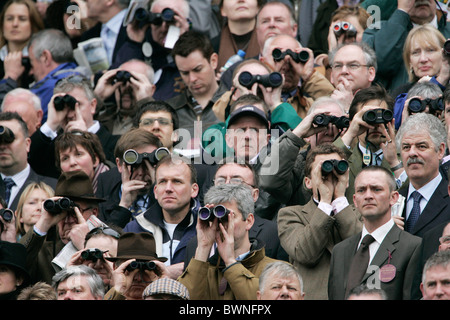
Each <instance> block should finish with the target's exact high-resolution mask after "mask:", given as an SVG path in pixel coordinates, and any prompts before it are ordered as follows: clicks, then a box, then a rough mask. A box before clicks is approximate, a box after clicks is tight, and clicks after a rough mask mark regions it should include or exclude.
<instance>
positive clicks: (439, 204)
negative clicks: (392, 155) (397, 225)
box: [396, 113, 450, 237]
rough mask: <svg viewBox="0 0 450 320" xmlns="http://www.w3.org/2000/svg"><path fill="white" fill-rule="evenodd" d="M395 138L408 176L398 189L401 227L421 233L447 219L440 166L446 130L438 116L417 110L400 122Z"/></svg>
mask: <svg viewBox="0 0 450 320" xmlns="http://www.w3.org/2000/svg"><path fill="white" fill-rule="evenodd" d="M396 142H397V148H398V149H399V150H400V155H401V159H402V162H403V165H404V167H405V172H406V174H407V175H408V178H409V183H405V184H404V185H403V186H402V187H401V188H400V190H399V193H400V194H401V195H402V196H404V197H405V198H406V199H405V205H404V210H403V212H402V218H403V220H404V228H405V230H406V231H408V232H410V233H411V234H413V235H416V236H419V237H422V236H423V235H424V233H425V232H427V231H428V230H430V229H432V228H433V227H435V226H437V225H439V224H442V223H444V222H446V221H449V220H450V198H449V195H448V181H447V179H445V177H443V176H442V174H441V173H440V170H439V165H440V162H441V160H442V158H443V156H444V154H445V148H446V130H445V127H444V125H443V124H442V122H441V120H439V119H438V118H437V117H435V116H433V115H430V114H428V113H417V114H415V115H412V116H410V117H408V119H407V121H406V122H405V123H403V124H402V125H401V127H400V129H399V131H398V132H397V137H396ZM415 195H417V197H416V196H415ZM415 203H417V204H415Z"/></svg>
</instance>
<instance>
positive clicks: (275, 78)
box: [238, 71, 283, 89]
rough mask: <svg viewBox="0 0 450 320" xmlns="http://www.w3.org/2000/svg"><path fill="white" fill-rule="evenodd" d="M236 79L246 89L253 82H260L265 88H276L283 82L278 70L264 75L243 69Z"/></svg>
mask: <svg viewBox="0 0 450 320" xmlns="http://www.w3.org/2000/svg"><path fill="white" fill-rule="evenodd" d="M238 80H239V83H240V84H241V86H244V87H246V88H247V89H250V88H251V87H252V86H253V84H255V83H260V84H262V85H263V86H264V87H266V88H277V87H279V86H281V84H282V83H283V76H282V75H281V73H279V72H272V73H269V74H264V75H259V74H255V75H253V74H251V73H250V72H248V71H244V72H241V74H240V75H239V78H238Z"/></svg>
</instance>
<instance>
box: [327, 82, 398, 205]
mask: <svg viewBox="0 0 450 320" xmlns="http://www.w3.org/2000/svg"><path fill="white" fill-rule="evenodd" d="M393 106H394V101H393V99H392V98H391V97H390V96H389V95H388V93H387V92H386V90H385V89H384V88H382V87H380V86H370V87H369V88H366V89H361V90H359V91H358V92H357V93H356V94H355V97H354V99H353V101H352V104H351V105H350V109H349V118H350V126H349V128H348V129H347V131H346V132H345V133H344V134H343V135H342V136H341V137H339V138H338V139H336V141H334V142H333V144H334V145H336V146H338V147H340V148H341V149H342V150H344V152H345V153H346V154H347V158H348V162H349V166H350V177H349V186H348V188H347V191H346V193H345V195H346V197H347V199H348V201H349V202H352V200H353V198H352V197H353V194H354V191H355V190H354V181H355V176H356V175H357V174H358V173H359V172H360V171H361V170H362V168H364V167H367V166H372V165H378V166H382V167H384V168H387V169H390V170H392V172H393V173H394V174H395V177H396V178H398V181H397V183H398V184H399V185H400V184H401V183H402V182H404V181H405V180H406V176H405V175H404V174H403V175H402V173H403V172H404V170H403V166H402V165H401V161H400V160H399V158H398V156H397V150H396V147H395V143H393V140H395V130H394V119H392V121H390V122H387V123H378V124H369V123H368V122H367V121H366V120H365V119H364V115H365V114H366V112H367V111H369V110H375V109H383V110H389V111H388V112H392V108H393ZM381 112H384V111H381Z"/></svg>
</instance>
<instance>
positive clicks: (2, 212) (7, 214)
mask: <svg viewBox="0 0 450 320" xmlns="http://www.w3.org/2000/svg"><path fill="white" fill-rule="evenodd" d="M13 216H14V212H13V211H12V210H11V209H0V217H2V218H3V220H5V222H11V220H12V218H13Z"/></svg>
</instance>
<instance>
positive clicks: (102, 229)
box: [86, 226, 120, 241]
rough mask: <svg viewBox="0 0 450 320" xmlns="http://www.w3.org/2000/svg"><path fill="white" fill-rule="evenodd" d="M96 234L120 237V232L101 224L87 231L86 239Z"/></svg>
mask: <svg viewBox="0 0 450 320" xmlns="http://www.w3.org/2000/svg"><path fill="white" fill-rule="evenodd" d="M96 234H105V235H107V236H111V237H113V238H116V239H119V238H120V234H119V233H118V232H117V231H116V230H114V229H111V228H110V227H105V226H101V227H97V228H94V229H92V230H91V231H89V232H88V233H87V234H86V241H87V240H89V239H90V238H91V237H92V236H94V235H96Z"/></svg>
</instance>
